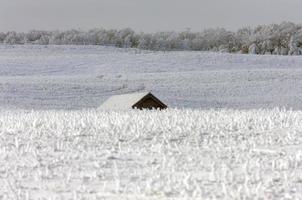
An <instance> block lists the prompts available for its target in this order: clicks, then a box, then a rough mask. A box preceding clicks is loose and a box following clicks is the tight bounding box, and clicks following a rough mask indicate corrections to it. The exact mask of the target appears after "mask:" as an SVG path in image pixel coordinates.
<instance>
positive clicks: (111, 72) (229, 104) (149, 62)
mask: <svg viewBox="0 0 302 200" xmlns="http://www.w3.org/2000/svg"><path fill="white" fill-rule="evenodd" d="M0 52H1V53H0V105H1V106H5V107H8V106H9V107H15V108H25V109H80V108H93V107H98V106H99V105H100V104H101V103H102V102H103V101H104V100H105V99H106V98H107V97H109V96H110V95H112V94H120V93H126V92H133V91H140V90H152V91H153V92H154V93H155V94H156V95H157V96H159V97H160V99H162V100H163V101H164V102H166V103H167V104H168V105H170V106H172V107H191V108H236V109H237V108H244V109H245V108H262V107H265V108H272V107H276V106H279V107H283V106H285V107H287V108H293V109H302V98H301V96H302V56H257V55H236V54H219V53H205V52H166V53H165V52H150V51H140V50H135V49H117V48H113V47H99V46H27V45H25V46H0Z"/></svg>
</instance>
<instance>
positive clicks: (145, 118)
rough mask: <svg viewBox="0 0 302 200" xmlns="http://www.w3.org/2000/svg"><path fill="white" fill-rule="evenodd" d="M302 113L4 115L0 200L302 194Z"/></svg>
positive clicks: (3, 112) (280, 196) (282, 196)
mask: <svg viewBox="0 0 302 200" xmlns="http://www.w3.org/2000/svg"><path fill="white" fill-rule="evenodd" d="M301 130H302V112H301V111H285V110H278V109H273V110H261V109H260V110H246V111H245V110H242V111H238V110H225V109H224V110H208V111H202V110H166V111H162V112H159V111H129V112H101V111H97V110H82V111H20V110H16V111H13V110H1V111H0V185H1V187H0V199H38V198H40V199H48V200H50V199H169V198H171V199H183V198H185V197H188V199H192V198H193V197H194V198H196V199H197V198H198V199H232V200H233V199H302V149H301V145H302V132H301Z"/></svg>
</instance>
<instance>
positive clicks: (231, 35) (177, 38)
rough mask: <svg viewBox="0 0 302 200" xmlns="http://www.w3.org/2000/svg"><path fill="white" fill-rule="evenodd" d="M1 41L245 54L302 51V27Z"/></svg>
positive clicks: (8, 36)
mask: <svg viewBox="0 0 302 200" xmlns="http://www.w3.org/2000/svg"><path fill="white" fill-rule="evenodd" d="M0 43H1V44H20V45H22V44H38V45H104V46H115V47H120V48H138V49H146V50H154V51H171V50H192V51H218V52H229V53H243V54H247V53H249V54H275V55H301V54H302V26H301V25H299V24H294V23H291V22H283V23H281V24H270V25H259V26H257V27H254V28H252V27H245V28H241V29H239V30H238V31H228V30H226V29H224V28H215V29H206V30H204V31H202V32H192V31H190V30H186V31H182V32H174V31H170V32H156V33H143V32H135V31H133V30H132V29H130V28H126V29H121V30H115V29H110V30H106V29H103V28H97V29H92V30H89V31H83V30H68V31H40V30H32V31H29V32H26V33H23V32H22V33H18V32H15V31H10V32H5V33H4V32H2V33H0Z"/></svg>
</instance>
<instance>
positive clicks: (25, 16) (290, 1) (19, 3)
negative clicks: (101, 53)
mask: <svg viewBox="0 0 302 200" xmlns="http://www.w3.org/2000/svg"><path fill="white" fill-rule="evenodd" d="M301 8H302V0H0V31H8V30H16V31H28V30H31V29H43V30H57V29H59V30H66V29H71V28H80V29H83V30H87V29H90V28H96V27H104V28H118V29H119V28H126V27H130V28H133V29H134V30H137V31H145V32H154V31H164V30H177V31H181V30H185V29H186V28H191V29H192V30H194V31H200V30H203V29H205V28H215V27H224V28H227V29H230V30H236V29H238V28H240V27H242V26H247V25H250V26H255V25H259V24H270V23H280V22H282V21H292V22H295V23H300V22H302V12H301Z"/></svg>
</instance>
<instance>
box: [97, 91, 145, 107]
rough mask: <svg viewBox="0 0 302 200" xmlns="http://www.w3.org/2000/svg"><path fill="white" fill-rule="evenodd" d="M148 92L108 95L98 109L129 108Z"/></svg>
mask: <svg viewBox="0 0 302 200" xmlns="http://www.w3.org/2000/svg"><path fill="white" fill-rule="evenodd" d="M148 94H149V92H139V93H129V94H121V95H114V96H112V97H109V98H108V99H107V100H106V101H105V102H104V103H103V104H102V105H101V106H100V107H99V108H98V109H100V110H129V109H132V106H134V105H135V104H136V103H138V102H139V101H140V100H141V99H142V98H143V97H145V96H146V95H148Z"/></svg>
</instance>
